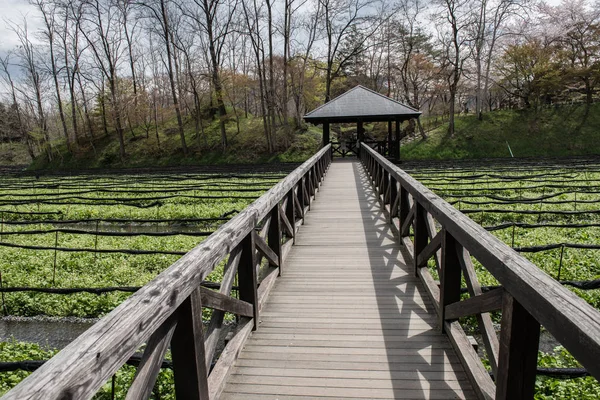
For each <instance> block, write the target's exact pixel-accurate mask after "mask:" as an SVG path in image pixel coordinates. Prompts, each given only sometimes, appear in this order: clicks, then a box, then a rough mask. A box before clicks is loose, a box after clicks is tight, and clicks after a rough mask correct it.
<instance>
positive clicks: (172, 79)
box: [160, 0, 188, 156]
mask: <svg viewBox="0 0 600 400" xmlns="http://www.w3.org/2000/svg"><path fill="white" fill-rule="evenodd" d="M160 9H161V12H162V18H163V34H164V39H165V46H166V50H167V69H168V71H167V72H168V75H169V82H170V83H171V94H172V96H173V106H174V107H175V114H176V115H177V126H178V127H179V137H180V138H181V148H182V150H183V155H184V156H187V153H188V149H187V144H186V143H185V133H184V131H183V121H182V119H181V110H180V109H179V102H178V101H177V89H176V87H175V77H174V75H173V64H172V62H171V41H170V38H169V22H168V18H167V9H166V7H165V1H164V0H161V1H160Z"/></svg>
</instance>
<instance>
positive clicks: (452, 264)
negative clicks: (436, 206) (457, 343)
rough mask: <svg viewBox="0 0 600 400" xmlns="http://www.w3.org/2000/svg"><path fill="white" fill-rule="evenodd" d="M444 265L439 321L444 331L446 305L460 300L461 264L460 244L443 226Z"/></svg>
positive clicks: (441, 278) (441, 275)
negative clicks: (459, 257) (459, 255)
mask: <svg viewBox="0 0 600 400" xmlns="http://www.w3.org/2000/svg"><path fill="white" fill-rule="evenodd" d="M441 235H442V265H441V266H440V270H441V271H440V312H439V315H438V316H439V321H440V327H441V329H442V332H444V320H445V309H446V306H447V305H449V304H452V303H456V302H458V301H460V286H461V279H460V278H461V272H462V270H461V265H460V261H459V259H458V251H457V250H458V248H459V247H460V248H462V247H461V246H460V244H459V243H458V242H457V241H456V239H454V238H453V237H452V235H450V234H449V233H448V231H447V230H446V229H444V228H442V232H441Z"/></svg>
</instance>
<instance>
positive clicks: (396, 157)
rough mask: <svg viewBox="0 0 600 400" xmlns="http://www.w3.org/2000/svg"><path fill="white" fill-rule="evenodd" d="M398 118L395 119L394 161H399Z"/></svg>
mask: <svg viewBox="0 0 600 400" xmlns="http://www.w3.org/2000/svg"><path fill="white" fill-rule="evenodd" d="M400 124H401V122H400V120H399V119H397V120H396V140H395V142H396V145H395V146H394V155H393V157H394V159H396V161H400Z"/></svg>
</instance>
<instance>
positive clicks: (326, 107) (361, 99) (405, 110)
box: [304, 85, 421, 124]
mask: <svg viewBox="0 0 600 400" xmlns="http://www.w3.org/2000/svg"><path fill="white" fill-rule="evenodd" d="M419 115H421V112H420V111H419V110H416V109H414V108H412V107H409V106H407V105H405V104H402V103H400V102H399V101H396V100H393V99H390V98H389V97H386V96H384V95H382V94H380V93H377V92H375V91H373V90H371V89H367V88H366V87H364V86H360V85H358V86H356V87H354V88H352V89H350V90H348V91H347V92H346V93H344V94H341V95H339V96H338V97H336V98H335V99H333V100H331V101H329V102H328V103H325V104H323V105H322V106H320V107H318V108H316V109H314V110H312V111H311V112H309V113H308V114H306V115H305V116H304V120H305V121H306V122H311V123H313V124H320V123H323V122H358V121H362V122H375V121H397V120H400V121H405V120H407V119H411V118H417V117H419Z"/></svg>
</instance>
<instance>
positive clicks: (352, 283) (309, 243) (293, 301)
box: [221, 162, 475, 399]
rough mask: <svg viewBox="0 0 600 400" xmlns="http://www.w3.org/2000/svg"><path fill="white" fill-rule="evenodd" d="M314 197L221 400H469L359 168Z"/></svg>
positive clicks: (337, 176) (332, 177)
mask: <svg viewBox="0 0 600 400" xmlns="http://www.w3.org/2000/svg"><path fill="white" fill-rule="evenodd" d="M319 190H320V191H319V193H318V195H317V198H316V201H315V202H314V203H313V204H312V205H311V211H310V212H309V213H307V214H306V218H305V225H304V226H303V227H302V229H301V230H300V231H299V233H298V235H297V237H296V245H295V246H294V247H292V248H291V250H290V252H289V255H288V257H287V259H286V265H285V272H284V273H283V275H282V276H281V277H280V278H278V279H277V280H276V281H275V284H274V286H273V288H272V290H271V294H270V296H269V298H268V300H267V302H266V304H265V305H264V307H263V309H262V311H261V314H260V325H259V328H258V330H257V331H255V332H253V333H252V335H251V337H250V338H249V339H248V341H247V342H246V345H245V347H244V350H243V351H242V352H241V354H240V356H239V359H238V360H237V362H236V366H235V368H234V369H233V371H232V373H231V375H230V376H229V378H228V383H227V385H226V386H225V388H224V391H223V393H222V395H221V398H222V399H254V398H256V399H263V398H269V399H274V398H279V399H285V398H294V399H297V398H302V397H304V398H311V399H313V398H320V397H327V398H344V399H351V398H443V399H449V398H473V397H474V396H475V395H474V392H473V391H472V390H471V387H470V385H469V381H468V379H467V376H466V374H465V373H464V370H463V368H462V366H461V364H460V361H459V358H458V357H457V355H456V354H455V353H454V351H453V350H452V346H451V344H450V342H449V340H448V338H447V337H446V336H445V335H443V334H441V333H440V329H439V326H438V320H437V316H436V315H435V313H434V310H433V307H432V306H431V301H430V299H429V298H428V296H427V294H426V293H425V291H424V289H423V287H422V285H421V284H420V282H419V280H418V278H416V277H415V276H414V267H413V266H412V265H411V266H407V265H406V264H405V263H404V261H403V258H402V255H401V252H400V247H399V245H398V243H397V241H395V240H394V237H393V235H392V233H391V231H390V230H389V228H388V226H387V225H386V219H385V218H384V216H383V214H382V213H381V211H379V208H378V205H377V200H376V198H375V196H374V194H373V191H372V189H371V186H370V184H369V181H368V178H367V176H366V175H365V172H364V170H363V168H362V166H361V165H360V164H359V163H357V162H335V163H334V164H333V165H332V166H331V167H330V169H329V171H328V173H327V177H326V180H325V183H324V184H323V185H322V186H321V188H320V189H319Z"/></svg>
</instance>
